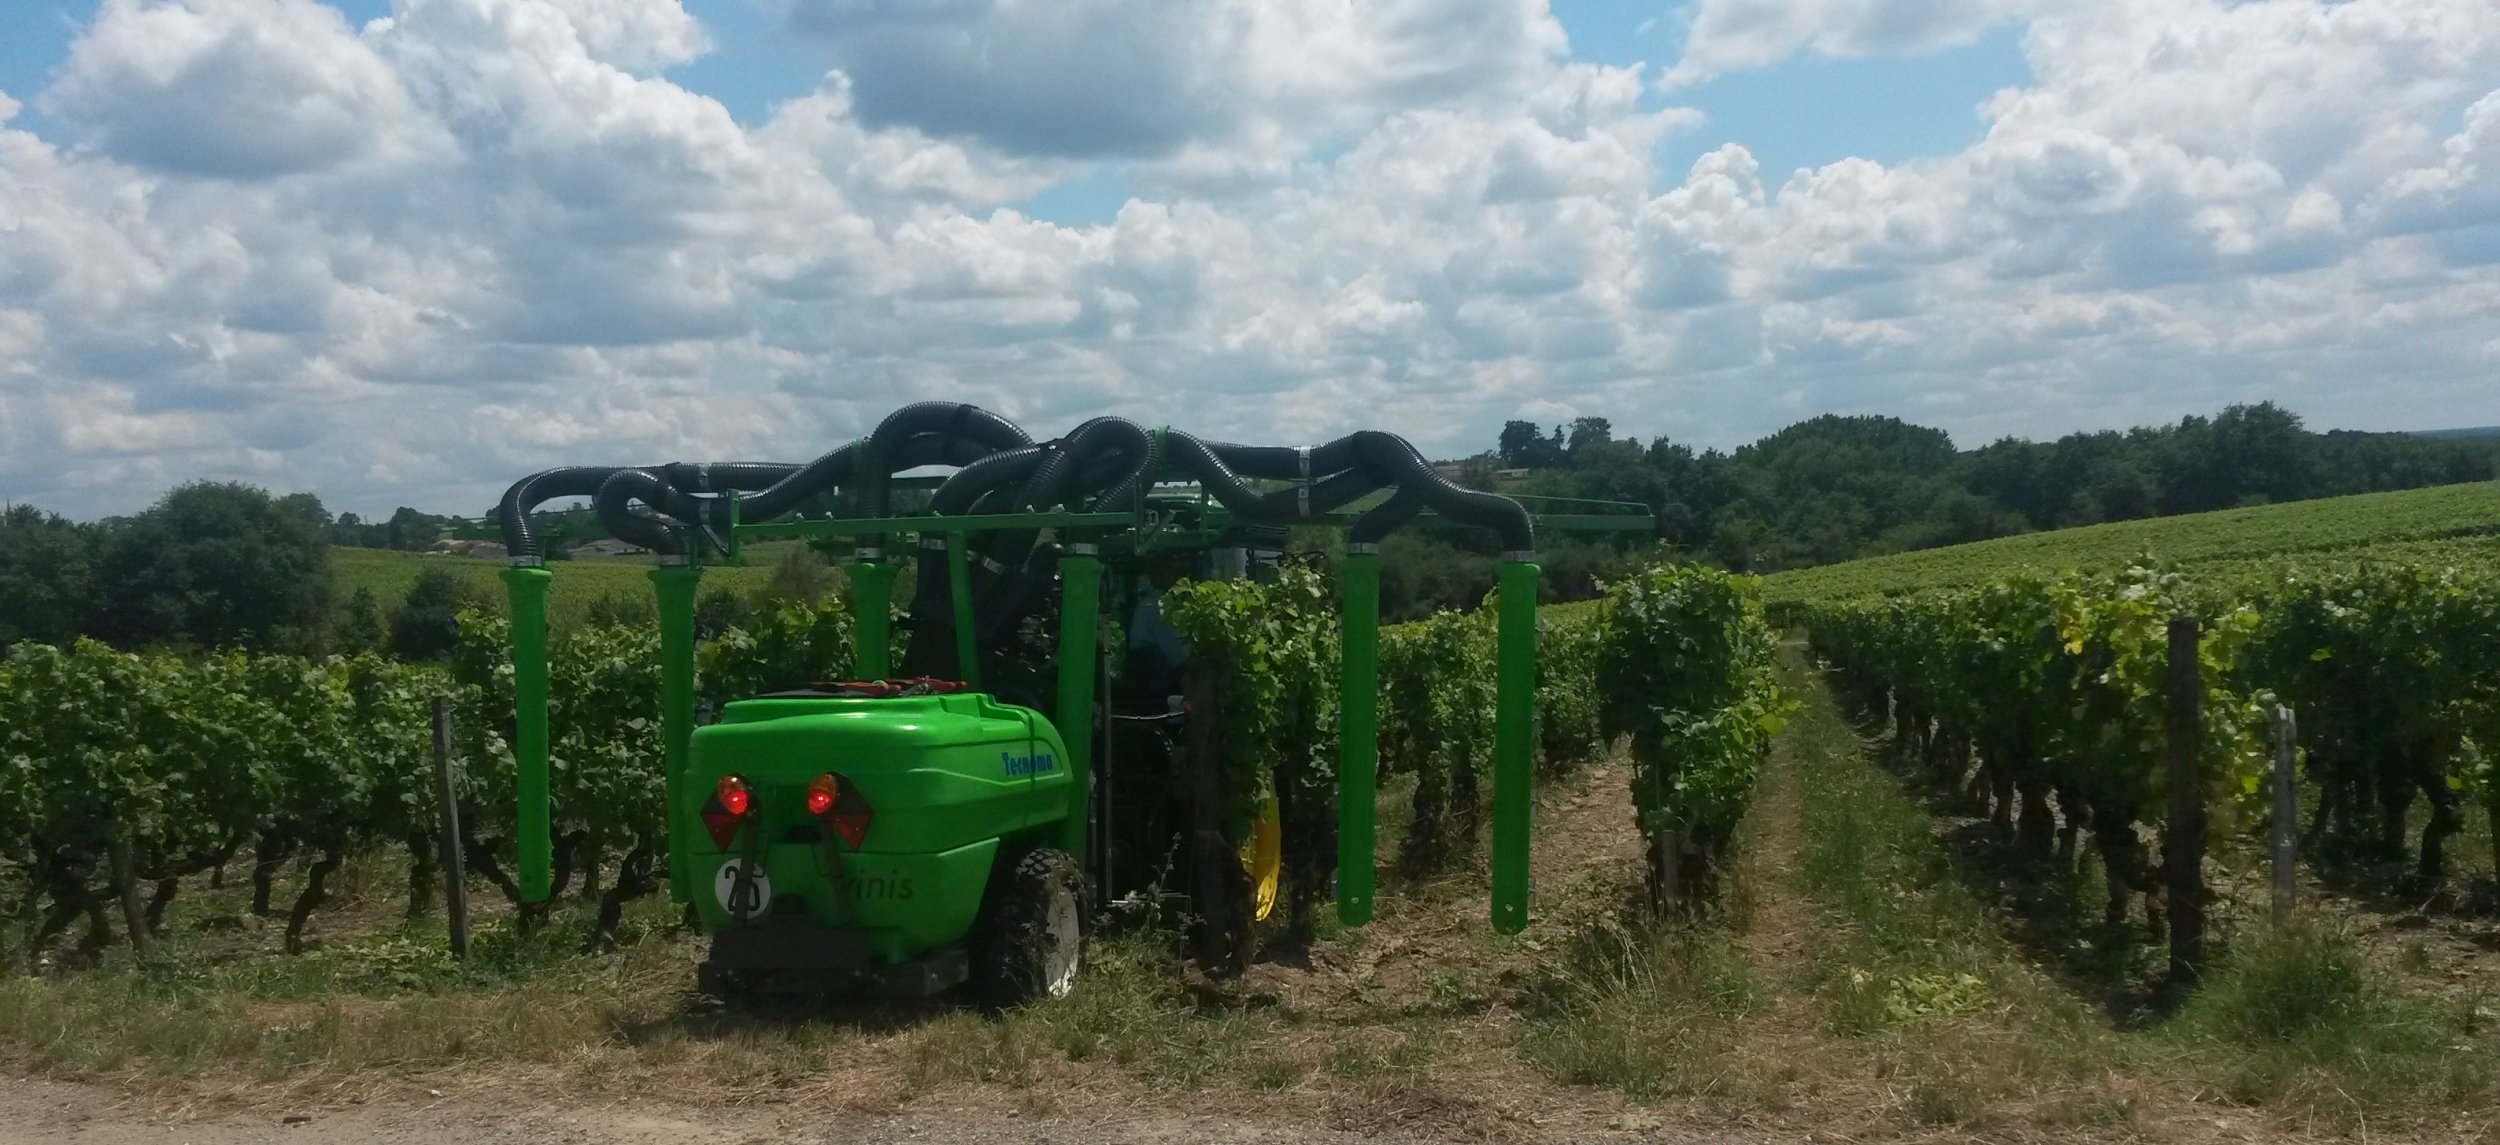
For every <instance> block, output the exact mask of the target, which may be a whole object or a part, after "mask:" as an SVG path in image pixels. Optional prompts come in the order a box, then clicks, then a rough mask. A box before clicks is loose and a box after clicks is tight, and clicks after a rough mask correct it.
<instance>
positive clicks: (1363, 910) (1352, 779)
mask: <svg viewBox="0 0 2500 1145" xmlns="http://www.w3.org/2000/svg"><path fill="white" fill-rule="evenodd" d="M1345 549H1346V556H1345V564H1344V565H1343V566H1342V567H1340V568H1339V569H1338V572H1337V578H1338V579H1337V587H1338V591H1339V593H1340V594H1341V596H1340V600H1341V602H1342V603H1341V604H1340V605H1339V610H1340V612H1341V613H1342V616H1341V617H1340V620H1341V628H1340V631H1341V635H1342V638H1343V640H1344V646H1343V662H1342V664H1341V665H1340V668H1339V671H1338V687H1339V688H1340V689H1341V691H1340V694H1339V696H1338V699H1337V921H1339V922H1342V923H1344V924H1346V925H1347V926H1361V925H1363V924H1364V923H1367V922H1370V921H1371V920H1372V862H1373V857H1374V856H1373V849H1374V847H1375V846H1376V844H1375V842H1374V840H1373V835H1372V828H1373V824H1372V809H1373V805H1374V803H1375V802H1376V801H1377V795H1376V793H1375V792H1374V790H1373V787H1374V785H1375V784H1376V783H1377V782H1378V780H1379V778H1380V546H1378V545H1374V544H1366V543H1364V542H1360V541H1355V542H1349V543H1348V544H1347V545H1346V547H1345Z"/></svg>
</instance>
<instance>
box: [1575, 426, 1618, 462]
mask: <svg viewBox="0 0 2500 1145" xmlns="http://www.w3.org/2000/svg"><path fill="white" fill-rule="evenodd" d="M1614 437H1615V428H1614V423H1612V422H1610V421H1608V420H1606V419H1605V418H1602V417H1580V418H1573V419H1571V437H1570V439H1569V441H1568V442H1567V443H1566V444H1565V445H1564V446H1563V454H1564V455H1565V456H1567V457H1569V458H1570V459H1571V461H1572V463H1573V464H1578V463H1579V460H1580V456H1581V454H1582V453H1583V452H1584V451H1585V450H1587V449H1588V448H1589V447H1590V446H1593V445H1604V444H1606V443H1607V442H1609V441H1613V440H1614Z"/></svg>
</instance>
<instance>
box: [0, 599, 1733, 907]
mask: <svg viewBox="0 0 2500 1145" xmlns="http://www.w3.org/2000/svg"><path fill="white" fill-rule="evenodd" d="M1165 615H1166V617H1167V619H1168V620H1169V622H1170V623H1171V624H1172V625H1173V626H1174V627H1175V628H1176V629H1177V630H1179V631H1180V632H1181V634H1182V635H1183V637H1184V639H1185V640H1187V642H1188V643H1189V644H1190V645H1191V647H1192V649H1193V652H1194V653H1195V654H1196V655H1200V656H1205V657H1207V658H1208V659H1209V660H1210V661H1211V662H1213V663H1215V664H1217V665H1219V666H1220V669H1221V671H1220V673H1219V675H1218V679H1219V680H1220V681H1221V687H1222V689H1223V693H1224V696H1223V699H1224V702H1223V704H1222V705H1221V708H1220V711H1221V713H1222V714H1221V719H1222V721H1223V724H1224V727H1223V729H1222V731H1223V734H1222V739H1223V741H1224V742H1225V743H1226V744H1227V745H1228V749H1227V755H1226V758H1225V761H1224V770H1225V784H1226V797H1227V800H1228V806H1227V813H1226V820H1227V822H1226V831H1227V834H1228V835H1230V836H1231V837H1233V838H1234V839H1236V840H1238V839H1239V838H1240V837H1241V836H1242V835H1243V834H1245V833H1246V831H1247V828H1248V825H1249V822H1250V818H1251V816H1252V814H1253V813H1254V811H1255V810H1256V808H1257V807H1258V806H1259V805H1260V803H1261V802H1262V801H1263V800H1264V799H1265V798H1267V797H1269V796H1270V795H1271V794H1273V795H1274V796H1275V797H1276V798H1277V799H1278V801H1279V803H1280V804H1281V806H1282V808H1283V810H1284V812H1285V821H1286V828H1287V834H1286V852H1287V878H1288V883H1289V886H1290V887H1292V888H1295V889H1294V891H1293V893H1294V894H1295V895H1297V896H1299V898H1300V900H1301V901H1302V902H1305V903H1307V901H1308V900H1309V898H1310V897H1312V896H1315V895H1316V894H1318V893H1320V891H1321V889H1322V888H1324V886H1325V883H1326V879H1327V877H1328V874H1329V864H1330V863H1331V862H1333V857H1334V847H1333V841H1332V839H1331V836H1330V833H1331V832H1332V831H1333V823H1334V814H1333V811H1334V809H1333V798H1334V790H1335V787H1334V783H1335V771H1336V758H1337V756H1336V734H1337V733H1336V718H1337V713H1336V701H1337V668H1338V664H1337V660H1338V640H1339V633H1338V626H1337V619H1336V611H1335V608H1334V599H1333V592H1332V590H1331V586H1330V585H1329V583H1328V581H1327V578H1326V577H1325V575H1324V574H1323V573H1322V572H1321V571H1320V570H1319V569H1318V568H1316V567H1314V566H1309V565H1299V564H1297V565H1289V566H1288V567H1287V568H1286V569H1285V570H1284V571H1283V573H1282V574H1281V575H1280V576H1279V577H1278V578H1276V579H1275V580H1273V581H1272V582H1266V583H1259V582H1250V581H1221V582H1201V583H1192V584H1184V585H1182V586H1178V587H1176V588H1175V589H1174V590H1172V591H1171V592H1170V593H1169V594H1167V596H1166V597H1165ZM1491 616H1492V614H1491V610H1489V609H1484V610H1478V611H1475V612H1468V613H1444V614H1441V615H1439V616H1436V617H1433V618H1431V619H1429V620H1425V621H1421V622H1418V623H1414V624H1409V625H1401V626H1397V627H1394V628H1391V629H1388V630H1386V631H1384V632H1383V634H1382V640H1381V690H1382V703H1381V706H1380V707H1381V714H1382V720H1381V729H1380V746H1381V753H1380V761H1381V764H1380V765H1381V768H1382V773H1383V775H1384V777H1386V776H1394V775H1399V774H1412V775H1414V776H1415V777H1416V783H1415V792H1414V796H1413V798H1414V811H1415V816H1414V824H1415V826H1414V829H1413V830H1412V831H1410V833H1409V836H1408V838H1407V841H1406V844H1405V849H1404V851H1403V852H1402V853H1401V855H1400V860H1401V863H1402V864H1403V865H1405V866H1406V867H1407V868H1408V869H1410V870H1413V871H1415V872H1418V873H1428V872H1431V871H1435V870H1439V869H1443V868H1445V867H1446V866H1448V865H1449V864H1450V863H1452V862H1454V861H1456V860H1457V859H1459V858H1460V857H1462V856H1464V855H1466V854H1468V853H1471V852H1472V850H1473V847H1474V843H1475V838H1476V834H1477V828H1478V807H1479V798H1480V792H1481V789H1482V786H1483V782H1484V780H1483V777H1484V776H1485V775H1486V774H1487V773H1488V771H1489V763H1490V755H1491V743H1492V723H1493V719H1492V709H1493V692H1494V687H1493V662H1494V657H1493V654H1492V643H1493V632H1492V622H1491ZM1541 628H1542V632H1541V633H1540V637H1539V640H1540V649H1541V653H1542V654H1541V656H1540V657H1539V665H1538V672H1537V681H1536V688H1537V693H1538V696H1537V707H1538V710H1539V713H1540V718H1539V723H1538V728H1537V745H1538V755H1539V760H1540V766H1541V767H1542V768H1543V769H1544V770H1546V771H1547V772H1549V773H1550V772H1556V771H1562V770H1567V769H1569V768H1572V767H1575V766H1577V765H1579V764H1581V763H1583V762H1585V761H1587V760H1589V759H1591V758H1593V757H1595V756H1597V755H1598V754H1600V753H1601V751H1602V749H1603V747H1604V745H1605V744H1606V743H1607V742H1609V741H1611V740H1612V739H1614V738H1615V737H1617V736H1627V735H1628V736H1629V737H1631V745H1632V746H1631V752H1632V758H1633V759H1634V761H1635V765H1636V776H1635V779H1636V782H1635V788H1634V796H1635V802H1636V817H1637V819H1638V821H1639V823H1640V825H1641V827H1642V830H1643V831H1644V833H1645V835H1646V836H1647V837H1648V838H1649V839H1650V840H1651V843H1652V852H1653V863H1652V874H1653V878H1664V879H1667V880H1668V885H1669V886H1672V885H1673V881H1674V878H1675V877H1676V876H1677V875H1680V876H1681V877H1682V879H1683V880H1684V881H1685V882H1686V883H1688V884H1689V883H1692V882H1694V881H1696V880H1699V879H1702V878H1705V877H1706V872H1707V869H1708V868H1709V867H1710V866H1711V865H1712V864H1713V863H1715V861H1716V859H1717V857H1718V856H1719V854H1720V853H1721V852H1722V851H1723V850H1724V847H1725V841H1726V838H1727V832H1728V829H1729V827H1730V826H1732V824H1733V823H1734V821H1735V819H1736V817H1737V816H1738V815H1739V814H1741V812H1742V810H1743V807H1744V799H1745V795H1746V793H1747V792H1748V791H1749V789H1750V786H1751V779H1752V774H1753V770H1754V767H1755V766H1756V764H1757V762H1758V760H1759V758H1760V756H1761V754H1762V749H1763V745H1764V743H1765V742H1766V740H1767V737H1768V735H1769V733H1770V730H1771V729H1772V728H1773V727H1775V726H1776V720H1777V714H1778V710H1779V701H1778V699H1777V697H1776V693H1775V690H1774V687H1773V684H1772V672H1771V656H1770V648H1771V637H1770V630H1769V629H1768V627H1767V626H1766V625H1765V624H1764V623H1763V620H1762V615H1761V607H1760V605H1759V603H1758V601H1757V599H1756V597H1755V595H1754V592H1753V589H1752V587H1751V582H1749V581H1745V580H1743V579H1741V578H1734V577H1729V576H1727V575H1725V574H1720V573H1716V572H1711V571H1708V570H1702V569H1693V568H1659V569H1652V570H1649V571H1647V572H1644V573H1642V574H1640V575H1639V576H1637V577H1635V578H1633V579H1631V580H1629V581H1627V582H1626V583H1624V584H1622V585H1618V586H1616V587H1615V589H1614V591H1613V593H1612V595H1611V596H1610V597H1609V599H1608V601H1607V602H1605V603H1604V604H1603V605H1602V606H1599V607H1594V608H1591V607H1573V608H1561V609H1550V610H1547V611H1546V612H1545V613H1544V615H1543V617H1542V620H1541ZM656 642H657V636H656V633H655V632H654V631H653V630H652V629H650V628H648V627H634V628H601V627H586V628H582V629H578V630H575V631H573V632H570V633H565V634H561V635H560V636H559V638H558V639H557V640H555V641H554V642H553V645H552V647H551V650H550V652H551V655H550V684H551V687H550V689H549V691H550V695H551V708H550V712H549V727H550V738H551V743H552V751H551V755H552V767H551V777H552V784H553V801H554V807H555V814H556V823H555V831H556V838H557V840H558V844H559V845H558V846H557V848H556V856H557V870H556V882H557V886H558V888H559V890H562V889H564V888H565V887H566V886H567V885H569V884H571V883H572V882H574V881H575V879H577V878H578V879H579V881H580V883H581V884H582V885H583V887H584V888H585V890H586V891H587V890H588V889H590V888H593V887H595V886H596V883H597V876H598V873H599V871H600V870H601V868H602V866H603V864H611V865H610V866H609V869H610V870H612V871H613V874H614V878H613V880H612V882H611V883H610V885H609V886H608V887H607V888H606V889H605V893H604V894H603V895H602V918H601V929H602V932H603V933H604V932H607V931H609V930H611V929H612V928H613V926H614V925H615V923H616V921H617V913H618V911H619V910H620V909H621V907H622V904H623V902H624V901H626V900H628V899H631V898H633V897H635V896H638V895H643V894H648V893H652V892H653V891H655V890H656V889H657V888H658V886H659V884H660V880H659V878H658V876H657V874H656V868H658V867H659V866H660V865H661V863H662V856H665V855H666V854H667V839H666V836H665V834H664V831H665V816H664V815H663V814H662V802H661V798H662V797H661V793H662V791H663V788H664V785H665V779H664V774H663V765H662V756H661V750H660V736H659V727H658V722H659V721H658V700H657V697H658V692H659V682H658V669H657V663H658V657H657V648H656ZM506 649H507V642H506V631H505V622H504V621H503V620H502V619H500V618H498V617H494V616H490V615H484V614H478V613H470V614H467V615H464V616H463V617H462V619H461V625H460V634H459V639H458V641H457V642H456V645H455V647H454V649H453V651H452V654H451V656H450V657H449V660H448V662H447V663H446V664H445V665H444V666H442V667H435V666H413V665H406V664H400V663H395V662H392V661H389V660H386V659H383V658H380V657H376V656H370V655H366V656H357V657H347V658H329V659H304V658H298V657H289V656H275V655H257V656H255V655H245V654H241V653H229V654H224V655H217V656H209V657H205V658H194V659H184V658H177V657H171V656H157V655H140V654H130V653H122V652H116V651H114V650H112V649H110V648H107V647H105V646H103V645H99V644H94V643H91V642H83V641H82V642H79V643H77V644H74V645H72V646H69V647H66V648H53V647H48V646H44V645H37V644H22V645H19V646H17V647H15V648H12V649H10V650H9V651H8V654H7V657H6V660H5V661H4V662H0V865H5V866H7V867H10V868H14V869H15V870H16V871H18V872H19V873H21V874H22V876H23V879H22V883H23V885H24V887H25V890H26V895H25V898H24V899H23V900H22V902H21V903H20V904H19V910H18V912H19V913H20V915H21V916H22V917H25V918H27V919H28V920H29V921H30V925H31V926H32V927H33V930H34V934H35V937H36V942H35V943H34V946H35V947H36V948H37V949H40V948H41V947H42V946H43V945H45V944H46V943H48V942H49V941H51V940H52V939H53V938H54V937H55V936H56V935H58V934H59V933H60V932H62V931H63V930H65V929H66V928H68V927H69V926H71V925H72V924H74V923H76V922H78V921H79V920H80V919H82V918H83V919H84V920H85V921H86V923H87V941H86V943H85V945H86V946H87V947H88V948H89V950H90V952H91V953H92V951H93V950H94V949H95V948H98V947H100V946H101V945H102V944H103V943H104V942H105V941H108V936H109V934H110V932H111V930H112V929H113V923H112V920H111V915H112V914H113V913H114V911H115V909H116V907H117V905H118V904H122V903H127V904H130V905H129V907H128V909H127V910H125V911H124V914H125V916H126V917H124V918H123V919H122V920H121V922H122V925H123V926H125V927H126V928H127V932H128V933H129V934H130V936H131V938H132V941H133V942H134V944H136V943H143V942H144V941H145V939H146V936H147V935H148V934H149V933H151V932H152V931H153V930H154V929H155V928H156V927H157V926H158V925H160V924H161V921H162V916H163V912H164V909H165V907H166V904H167V903H168V902H169V901H170V900H171V899H172V898H173V896H174V894H175V893H176V891H177V889H178V887H179V885H180V880H182V879H183V878H185V877H189V876H193V875H197V874H200V873H202V872H216V875H215V877H217V878H222V875H223V872H224V870H225V868H226V867H227V866H228V865H229V864H230V863H233V862H237V861H239V860H241V859H242V858H243V857H244V856H247V855H248V858H249V862H250V865H251V870H252V877H253V884H254V894H253V908H254V910H255V911H256V912H258V913H262V914H266V913H268V912H269V911H270V910H271V909H272V905H271V903H270V897H271V894H272V888H271V884H272V879H273V876H274V875H275V874H276V872H277V871H278V870H279V869H280V868H281V867H282V865H283V864H284V863H286V862H287V861H289V860H290V859H292V858H294V857H297V856H299V855H300V856H307V857H309V858H310V859H311V860H312V864H311V870H310V877H309V878H308V880H307V883H306V886H305V888H304V890H303V892H302V893H301V894H300V896H299V897H298V898H297V899H296V901H295V903H294V904H293V906H292V908H291V909H289V910H288V912H287V919H288V927H287V939H288V945H289V947H290V949H295V948H299V947H300V943H301V937H302V932H303V929H304V927H305V924H306V922H307V920H308V918H309V916H310V915H311V913H312V912H313V911H314V910H315V909H317V908H318V907H319V906H320V905H321V903H322V901H323V899H324V898H325V897H326V885H327V880H328V879H329V878H330V876H331V875H332V874H333V873H334V872H335V871H336V869H337V868H338V866H339V864H340V863H341V862H342V861H343V859H344V857H345V855H346V854H347V853H348V851H349V850H350V849H351V848H359V847H376V846H381V847H396V848H404V850H405V852H406V854H407V858H408V864H409V867H408V870H409V878H408V887H409V911H410V913H411V914H412V915H414V914H417V913H418V912H420V911H422V910H423V909H425V907H426V905H427V903H428V901H429V899H430V896H431V894H432V883H433V880H434V879H435V877H436V875H435V872H434V870H433V856H434V855H435V853H436V823H435V819H436V815H435V799H434V795H433V774H432V754H431V734H430V713H429V706H430V701H431V699H432V698H433V697H434V696H437V695H444V696H448V697H450V698H451V700H452V703H453V706H454V709H455V714H454V719H453V724H454V728H455V735H456V741H455V743H454V752H455V754H456V755H457V756H458V757H459V758H460V759H461V760H462V761H463V764H464V766H463V769H462V775H463V779H462V783H461V786H460V788H459V790H458V799H459V807H460V813H461V827H462V830H461V834H462V839H461V840H460V843H461V846H462V850H463V854H464V856H465V859H466V861H467V863H468V865H469V866H470V867H471V869H472V870H474V871H476V872H477V873H479V874H480V875H481V876H482V877H484V878H486V879H487V880H489V881H490V882H492V883H494V884H495V885H497V886H498V887H499V888H501V889H502V890H503V892H504V893H505V895H506V896H507V897H508V898H510V899H512V900H514V901H515V902H516V903H517V901H518V897H519V895H518V888H517V886H516V885H515V884H514V882H513V880H512V879H511V878H510V876H509V875H508V874H507V873H506V871H505V869H504V867H503V866H502V863H501V861H500V860H499V854H500V853H508V852H507V851H505V847H504V845H505V844H506V842H507V841H508V840H509V839H510V837H511V835H512V828H513V823H512V818H513V807H514V798H513V765H512V761H511V755H510V751H509V749H508V747H507V746H506V745H507V744H508V743H509V741H510V737H511V713H512V694H511V668H510V662H509V657H508V653H507V651H506ZM851 662H852V645H851V624H850V616H849V614H848V612H847V610H846V609H845V608H844V606H843V605H842V604H841V603H840V602H839V601H828V602H826V603H825V604H822V605H815V606H809V605H797V604H793V605H785V606H783V607H782V608H781V609H780V610H779V611H778V612H776V613H774V614H772V615H770V616H768V617H765V618H763V619H761V620H760V621H758V622H756V623H753V624H751V625H749V626H747V627H744V628H735V629H731V630H729V631H727V632H725V633H722V634H720V635H718V636H717V637H715V638H713V639H711V640H708V641H706V642H705V643H704V644H703V645H702V647H701V650H700V655H699V663H698V680H699V692H700V693H701V696H702V700H701V701H700V705H699V706H701V707H702V708H704V709H705V710H708V711H717V709H718V705H719V704H721V703H723V702H725V701H727V700H729V699H735V698H738V697H742V696H748V695H753V694H756V693H758V692H760V691H764V690H766V689H768V688H771V687H776V686H783V685H788V684H793V683H799V682H804V681H809V680H822V679H838V678H841V677H843V676H844V675H846V674H847V673H848V671H849V668H850V665H851ZM1667 856H1681V859H1680V860H1679V861H1680V862H1681V864H1682V866H1681V867H1680V868H1679V867H1678V866H1677V864H1676V863H1675V862H1670V861H1669V860H1668V859H1667ZM1669 872H1672V873H1669ZM142 898H144V901H141V900H142Z"/></svg>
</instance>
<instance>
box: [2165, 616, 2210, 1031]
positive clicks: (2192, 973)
mask: <svg viewBox="0 0 2500 1145" xmlns="http://www.w3.org/2000/svg"><path fill="white" fill-rule="evenodd" d="M2196 645H2197V631H2196V619H2195V618H2194V617H2188V616H2180V617H2173V618H2172V619H2171V621H2170V663H2169V677H2170V678H2169V699H2170V703H2169V709H2170V712H2169V721H2168V728H2167V730H2168V733H2169V734H2168V737H2167V738H2168V741H2169V743H2168V747H2169V755H2170V773H2169V781H2170V782H2169V786H2170V807H2169V815H2168V817H2167V820H2166V823H2165V826H2164V828H2163V832H2162V859H2163V864H2164V867H2165V870H2166V873H2167V874H2168V876H2169V878H2168V884H2169V885H2168V890H2169V896H2168V897H2169V899H2170V979H2171V981H2172V982H2174V983H2179V984H2185V983H2188V982H2192V981H2194V980H2195V978H2196V976H2197V974H2198V973H2199V972H2201V971H2202V970H2203V969H2204V968H2205V872H2204V866H2205V780H2204V769H2203V768H2202V767H2201V766H2199V763H2200V761H2199V758H2198V757H2199V756H2200V755H2201V754H2202V753H2201V752H2200V750H2199V749H2200V748H2201V747H2202V746H2203V741H2204V724H2203V720H2202V713H2200V712H2199V711H2198V710H2197V709H2198V704H2199V701H2200V700H2202V699H2203V696H2204V684H2203V681H2202V679H2201V678H2200V677H2199V674H2198V671H2197V663H2196Z"/></svg>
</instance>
